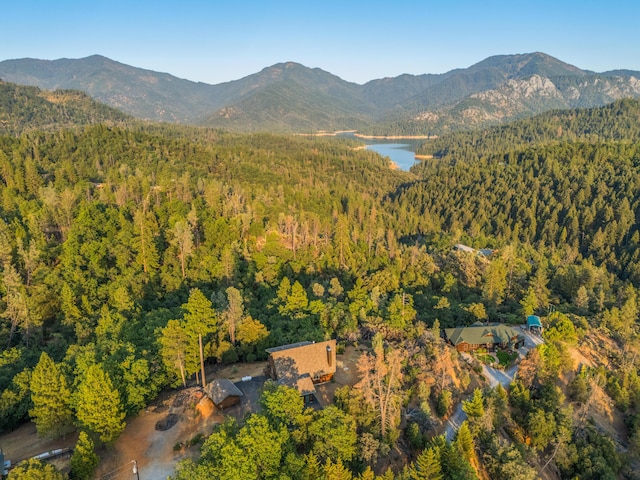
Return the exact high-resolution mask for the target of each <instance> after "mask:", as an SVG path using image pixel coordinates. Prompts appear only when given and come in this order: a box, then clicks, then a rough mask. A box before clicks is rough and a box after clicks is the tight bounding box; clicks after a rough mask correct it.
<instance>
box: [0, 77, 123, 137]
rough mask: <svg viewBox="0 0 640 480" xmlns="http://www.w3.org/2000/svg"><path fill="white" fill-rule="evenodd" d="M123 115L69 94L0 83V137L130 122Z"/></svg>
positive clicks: (86, 97) (75, 94) (84, 98)
mask: <svg viewBox="0 0 640 480" xmlns="http://www.w3.org/2000/svg"><path fill="white" fill-rule="evenodd" d="M132 120H133V119H132V118H131V117H129V116H128V115H125V114H124V113H122V112H120V111H118V110H115V109H113V108H110V107H107V106H106V105H104V104H102V103H99V102H96V101H95V100H92V99H91V98H90V97H89V96H87V95H86V94H84V93H82V92H79V91H72V90H57V91H55V92H49V91H43V90H40V89H38V88H36V87H26V86H23V85H15V84H13V83H6V82H3V81H1V80H0V134H2V135H6V134H10V135H17V134H20V133H22V132H24V131H29V130H53V129H61V128H65V127H66V128H70V127H73V126H75V125H78V124H91V123H105V122H109V123H113V124H122V125H124V124H125V122H127V121H128V122H129V123H131V122H132Z"/></svg>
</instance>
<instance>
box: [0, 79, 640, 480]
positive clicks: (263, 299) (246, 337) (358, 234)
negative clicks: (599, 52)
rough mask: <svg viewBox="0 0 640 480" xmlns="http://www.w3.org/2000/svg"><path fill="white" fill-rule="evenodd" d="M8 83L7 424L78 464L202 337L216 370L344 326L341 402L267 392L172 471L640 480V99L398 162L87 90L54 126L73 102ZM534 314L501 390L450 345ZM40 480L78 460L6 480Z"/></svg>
mask: <svg viewBox="0 0 640 480" xmlns="http://www.w3.org/2000/svg"><path fill="white" fill-rule="evenodd" d="M0 86H2V87H3V88H4V87H7V88H4V89H3V90H0V93H1V98H0V106H2V109H1V110H0V119H2V125H3V136H0V269H1V272H2V282H1V286H0V289H1V295H2V296H1V301H0V302H1V303H0V311H1V312H2V317H1V320H0V392H1V393H0V430H1V431H3V432H7V431H10V430H12V429H14V428H16V427H18V426H19V425H21V424H23V423H24V422H27V421H32V422H34V423H35V425H36V427H37V430H38V434H39V435H41V436H44V437H57V436H60V435H64V434H66V433H68V432H70V431H72V430H81V431H82V432H83V433H82V434H81V435H80V438H79V440H78V445H77V447H76V449H75V453H74V456H73V457H72V460H71V472H70V476H71V478H92V474H93V471H94V469H95V467H96V464H97V461H98V460H97V457H95V453H94V451H97V452H98V453H100V452H102V451H104V450H108V449H109V448H111V445H113V442H115V441H116V440H117V438H118V436H119V435H120V434H121V433H122V431H123V429H124V427H125V424H126V422H127V421H128V420H129V419H130V418H132V417H133V416H135V415H136V413H137V412H139V411H140V410H141V409H143V408H144V407H145V406H146V405H148V404H149V402H151V401H152V400H153V399H154V398H155V397H156V396H157V395H158V394H159V393H160V392H161V391H163V390H165V389H167V388H180V387H181V386H182V385H184V384H186V383H187V382H188V381H192V379H193V377H194V375H196V373H197V372H198V370H199V368H200V365H199V357H198V337H199V336H200V335H202V337H203V338H204V351H205V356H206V358H207V362H208V363H209V364H216V363H219V364H229V363H236V362H252V361H255V360H262V359H265V358H266V352H265V348H268V347H273V346H277V345H282V344H287V343H293V342H298V341H303V340H316V341H320V340H325V339H329V338H336V339H337V340H338V342H339V346H340V348H345V347H346V346H352V345H357V346H358V347H359V348H361V349H363V350H364V353H363V355H362V357H361V359H360V361H359V363H358V369H359V372H360V374H361V381H360V382H359V383H358V384H357V385H355V386H353V387H348V386H347V387H343V388H341V389H339V390H338V391H337V393H336V399H335V405H332V406H330V407H328V408H325V409H323V410H312V409H305V408H304V405H303V403H302V398H301V397H300V396H299V394H298V392H297V391H295V390H292V389H289V388H286V387H277V386H276V385H275V384H270V383H267V384H266V386H265V388H264V391H263V392H262V394H261V397H260V405H261V411H260V412H259V413H255V414H253V415H251V416H249V417H247V418H245V419H244V420H243V421H241V422H235V421H232V420H227V421H226V422H225V423H224V424H222V425H220V426H219V427H217V428H216V429H215V430H214V431H213V433H212V434H211V436H209V437H208V438H207V439H205V441H204V444H203V445H202V449H201V456H200V458H199V459H196V460H186V461H185V462H183V463H181V464H179V465H178V468H177V470H176V473H175V477H174V478H176V479H187V478H188V479H205V478H220V479H235V478H237V479H250V478H256V479H263V478H264V479H271V478H280V479H322V478H324V479H327V480H329V479H378V478H382V479H393V478H396V479H402V480H404V479H407V480H408V479H416V480H418V479H468V478H480V479H485V478H501V479H533V478H539V477H543V478H561V479H564V478H566V479H572V478H581V479H603V478H611V479H615V478H638V477H637V472H638V471H639V470H640V468H639V465H640V463H639V461H640V459H639V454H640V379H639V378H638V367H639V365H640V358H638V353H640V341H639V340H640V337H639V336H638V335H639V332H638V319H639V314H640V310H639V308H640V304H639V299H638V288H640V252H639V251H638V250H639V249H638V247H639V246H640V224H639V221H640V205H639V200H640V199H639V198H638V192H639V191H640V188H639V187H640V170H639V165H638V164H639V163H640V147H639V146H638V143H637V134H638V130H639V129H640V104H639V103H638V102H636V101H630V100H629V101H627V100H625V101H621V102H617V103H615V104H612V105H610V106H607V107H603V108H600V109H592V110H572V111H555V112H552V113H548V114H544V115H541V116H539V117H536V118H534V119H531V120H526V121H520V122H517V123H514V124H511V125H508V126H503V127H496V128H495V129H489V130H484V131H478V132H468V133H456V134H452V135H450V136H446V137H441V138H439V139H437V140H435V141H434V140H430V141H427V142H426V143H425V145H424V146H423V150H424V152H423V153H427V154H431V155H433V159H431V160H425V161H424V162H423V163H421V164H420V165H417V166H416V167H414V169H413V171H412V172H400V171H395V170H392V169H391V168H389V163H388V161H387V160H386V159H382V158H380V157H379V156H377V155H376V154H373V153H371V152H367V151H366V150H362V149H358V143H357V142H355V141H353V140H345V139H342V140H340V139H324V138H302V137H293V136H274V135H267V134H252V135H238V134H230V133H226V132H223V131H218V130H209V129H196V128H186V127H176V126H167V125H160V124H141V123H137V122H134V121H132V120H131V119H128V118H126V117H124V116H121V115H120V114H118V113H117V112H115V111H111V110H110V109H103V107H96V106H95V105H93V104H92V103H91V102H85V103H82V104H79V106H78V107H77V109H78V112H79V113H75V110H65V112H64V115H65V118H66V121H65V122H62V125H61V126H59V128H55V125H56V123H57V120H56V121H53V122H50V121H49V120H47V119H50V118H55V115H58V113H56V112H58V110H56V108H57V107H55V108H54V107H51V105H50V104H47V105H45V106H43V104H42V102H41V99H42V96H41V95H39V94H37V92H35V93H34V91H29V90H27V91H25V90H20V88H22V87H16V88H9V87H10V84H3V85H0ZM63 96H64V92H57V93H56V94H55V95H54V94H51V95H48V98H50V99H51V98H59V97H63ZM16 99H20V102H19V105H20V106H19V109H20V112H21V113H20V114H19V116H18V117H19V119H20V120H16V119H17V118H18V117H16V116H15V115H13V113H11V112H13V111H14V110H12V108H13V107H12V105H15V104H16ZM96 109H98V110H96ZM7 112H8V113H7ZM26 118H36V119H45V120H42V121H40V120H38V123H36V124H35V125H33V126H29V124H28V122H25V121H24V119H26ZM14 120H15V121H14ZM12 122H13V123H12ZM457 243H464V244H467V245H470V246H473V247H476V248H484V247H489V248H492V249H493V250H494V253H493V255H491V257H489V258H485V257H479V256H476V255H469V254H467V253H465V252H456V251H453V250H452V247H453V246H454V245H455V244H457ZM530 314H538V315H540V316H542V319H543V323H544V326H545V331H544V339H545V342H544V344H542V345H540V346H539V347H538V348H534V349H532V350H531V351H530V352H529V354H528V355H527V357H526V358H525V359H523V360H522V361H521V364H520V367H519V372H518V375H517V377H516V380H515V381H514V382H513V383H512V384H511V385H509V386H508V388H502V387H500V386H499V387H497V388H490V387H489V386H488V385H487V383H486V382H484V383H483V380H482V377H481V375H480V374H479V372H480V371H481V368H480V369H478V368H477V365H471V366H470V365H468V364H467V363H466V362H465V361H463V360H462V359H461V358H460V356H459V354H458V353H457V352H456V351H455V350H454V349H453V348H451V347H449V346H447V345H446V344H445V343H444V341H443V340H442V339H441V336H440V329H441V328H442V327H451V326H456V325H468V324H472V323H473V322H476V321H478V320H480V321H500V322H505V323H510V324H520V323H522V322H523V320H524V318H525V316H526V315H530ZM576 352H578V353H579V354H580V355H583V358H588V360H589V361H588V362H587V361H583V362H576V361H574V358H575V355H576V354H577V353H576ZM596 399H604V401H605V402H609V403H610V404H611V412H612V413H611V416H612V418H618V419H620V422H619V424H616V427H615V428H614V429H613V431H612V428H611V425H612V424H613V421H611V422H607V421H603V420H602V418H600V417H598V416H596V415H594V414H593V412H594V409H595V408H596V406H595V403H596ZM459 402H462V405H463V407H462V408H463V410H464V412H465V413H466V415H467V420H466V421H465V422H464V423H463V424H462V425H461V426H460V428H459V429H458V431H457V433H456V435H455V437H454V439H453V440H452V441H449V440H447V439H446V438H445V437H444V436H442V435H440V434H441V433H442V432H443V429H442V426H443V419H446V418H447V417H448V416H449V415H451V414H452V412H453V410H454V409H455V407H456V405H457V404H458V403H459ZM34 471H39V472H43V473H40V474H41V475H44V476H41V477H38V478H65V475H66V473H65V474H63V473H60V472H57V471H55V469H54V468H53V467H52V466H51V465H45V464H42V463H41V462H37V461H31V462H29V463H28V464H23V465H22V466H20V467H19V468H17V469H15V470H13V471H12V472H11V474H10V476H9V478H35V477H31V476H29V475H34V474H35V473H34ZM30 472H31V473H30Z"/></svg>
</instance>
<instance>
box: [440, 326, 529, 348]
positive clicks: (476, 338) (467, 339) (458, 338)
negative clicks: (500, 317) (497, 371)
mask: <svg viewBox="0 0 640 480" xmlns="http://www.w3.org/2000/svg"><path fill="white" fill-rule="evenodd" d="M443 333H444V338H445V340H446V341H447V342H449V343H450V344H451V345H453V346H454V347H455V348H456V350H458V351H459V352H469V351H473V350H477V349H479V348H486V349H487V350H488V351H495V350H513V349H515V348H519V347H521V346H522V345H524V336H522V335H520V334H519V333H518V331H517V330H516V329H514V328H513V327H510V326H509V325H505V324H503V323H492V324H484V323H481V322H476V323H474V324H473V325H471V326H468V327H456V328H445V329H444V330H443Z"/></svg>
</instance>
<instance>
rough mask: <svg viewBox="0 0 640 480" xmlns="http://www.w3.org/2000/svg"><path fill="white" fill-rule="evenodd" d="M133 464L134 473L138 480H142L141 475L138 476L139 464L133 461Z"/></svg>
mask: <svg viewBox="0 0 640 480" xmlns="http://www.w3.org/2000/svg"><path fill="white" fill-rule="evenodd" d="M131 463H133V473H135V474H136V478H137V480H140V475H139V474H138V462H136V461H135V460H131Z"/></svg>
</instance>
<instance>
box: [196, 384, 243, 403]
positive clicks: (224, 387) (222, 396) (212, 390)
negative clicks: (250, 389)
mask: <svg viewBox="0 0 640 480" xmlns="http://www.w3.org/2000/svg"><path fill="white" fill-rule="evenodd" d="M205 392H206V393H207V395H208V396H209V398H210V399H211V401H212V402H213V404H214V405H215V406H216V407H217V408H219V409H220V410H222V409H225V408H229V407H232V406H233V405H237V404H238V403H240V397H242V395H243V394H242V392H241V391H240V389H239V388H238V387H236V385H235V383H233V382H232V381H231V380H227V379H226V378H218V379H216V380H213V381H212V382H210V383H208V384H207V386H206V387H205Z"/></svg>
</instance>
